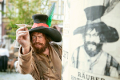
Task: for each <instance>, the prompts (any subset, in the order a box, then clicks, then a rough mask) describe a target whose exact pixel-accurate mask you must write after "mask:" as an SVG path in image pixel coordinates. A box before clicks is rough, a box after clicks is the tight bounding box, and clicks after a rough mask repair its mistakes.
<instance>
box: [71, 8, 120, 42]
mask: <svg viewBox="0 0 120 80" xmlns="http://www.w3.org/2000/svg"><path fill="white" fill-rule="evenodd" d="M104 10H105V7H104V6H92V7H88V8H86V9H85V13H86V17H87V20H88V22H87V23H86V25H85V26H81V27H78V28H77V29H75V30H74V32H73V35H76V34H84V33H85V31H86V30H87V29H89V28H96V29H97V31H99V33H101V34H103V35H104V37H105V39H106V41H107V42H115V41H117V40H118V39H119V35H118V32H117V30H116V29H115V28H113V27H110V26H107V25H106V24H105V23H104V22H102V21H98V22H93V23H89V21H90V22H92V21H94V20H97V19H99V20H100V18H101V17H102V16H103V14H104Z"/></svg>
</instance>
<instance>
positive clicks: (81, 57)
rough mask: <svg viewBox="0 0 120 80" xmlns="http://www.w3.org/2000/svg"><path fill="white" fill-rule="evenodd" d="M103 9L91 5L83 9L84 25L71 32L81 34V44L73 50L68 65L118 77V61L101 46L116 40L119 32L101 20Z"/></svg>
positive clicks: (119, 65) (119, 68)
mask: <svg viewBox="0 0 120 80" xmlns="http://www.w3.org/2000/svg"><path fill="white" fill-rule="evenodd" d="M104 10H105V9H104V6H91V7H87V8H85V9H84V11H85V13H86V18H87V22H86V25H85V26H80V27H77V28H76V29H75V30H74V32H73V35H76V34H80V35H82V39H83V45H80V46H78V47H76V48H75V50H73V52H72V55H71V64H70V65H71V67H73V68H76V69H78V70H82V71H85V72H89V73H92V74H97V75H101V76H109V77H114V78H118V79H119V78H120V64H119V62H118V61H117V60H116V59H115V58H114V57H113V56H112V55H110V54H109V53H107V52H105V51H104V50H102V47H103V45H104V44H105V43H114V42H116V41H118V40H119V35H120V34H118V31H117V30H116V29H115V28H114V27H112V26H108V25H107V24H106V23H105V22H103V21H101V17H102V16H103V14H104V12H105V11H104ZM113 48H114V47H113ZM113 54H114V53H113Z"/></svg>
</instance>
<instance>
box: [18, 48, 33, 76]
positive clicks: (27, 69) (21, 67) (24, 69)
mask: <svg viewBox="0 0 120 80" xmlns="http://www.w3.org/2000/svg"><path fill="white" fill-rule="evenodd" d="M21 51H22V47H21V48H20V49H19V55H18V63H17V69H18V72H19V73H21V74H29V73H31V72H32V71H33V65H32V61H33V59H32V49H31V50H30V52H29V53H27V54H22V53H21Z"/></svg>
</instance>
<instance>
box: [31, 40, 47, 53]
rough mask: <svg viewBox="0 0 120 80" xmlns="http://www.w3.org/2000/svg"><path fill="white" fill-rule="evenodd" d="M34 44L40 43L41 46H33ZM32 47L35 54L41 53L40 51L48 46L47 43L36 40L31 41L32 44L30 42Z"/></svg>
mask: <svg viewBox="0 0 120 80" xmlns="http://www.w3.org/2000/svg"><path fill="white" fill-rule="evenodd" d="M36 44H37V45H40V46H41V48H39V47H36V46H35V45H36ZM32 47H33V49H34V51H35V53H36V54H41V53H43V52H44V51H45V50H46V48H47V47H48V43H45V44H43V43H39V42H36V43H33V44H32Z"/></svg>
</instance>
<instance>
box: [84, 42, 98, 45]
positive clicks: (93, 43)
mask: <svg viewBox="0 0 120 80" xmlns="http://www.w3.org/2000/svg"><path fill="white" fill-rule="evenodd" d="M86 44H92V45H97V44H96V43H95V42H86Z"/></svg>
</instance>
